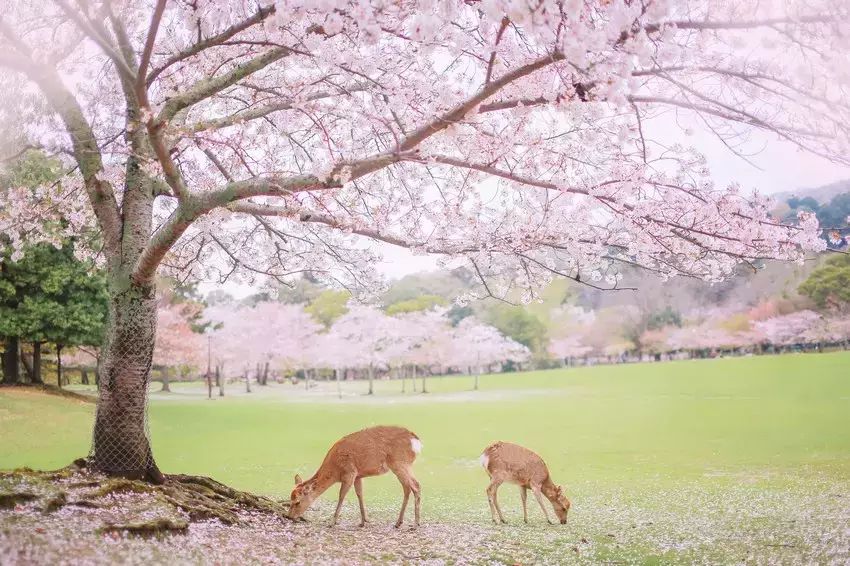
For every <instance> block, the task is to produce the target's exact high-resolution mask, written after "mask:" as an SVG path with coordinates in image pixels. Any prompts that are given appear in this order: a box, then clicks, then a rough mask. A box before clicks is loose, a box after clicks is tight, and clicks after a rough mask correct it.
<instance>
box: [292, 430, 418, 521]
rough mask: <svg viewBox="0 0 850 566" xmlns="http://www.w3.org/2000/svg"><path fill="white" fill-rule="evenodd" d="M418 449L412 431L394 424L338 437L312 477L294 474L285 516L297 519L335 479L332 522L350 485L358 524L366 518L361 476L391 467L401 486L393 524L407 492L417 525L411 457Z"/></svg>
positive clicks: (416, 504) (416, 440) (336, 516)
mask: <svg viewBox="0 0 850 566" xmlns="http://www.w3.org/2000/svg"><path fill="white" fill-rule="evenodd" d="M421 451H422V442H421V441H420V440H419V437H417V436H416V435H415V434H413V433H412V432H410V431H409V430H407V429H406V428H401V427H397V426H376V427H372V428H366V429H363V430H361V431H358V432H355V433H353V434H349V435H348V436H344V437H342V438H341V439H340V440H338V441H337V442H336V444H334V445H333V446H332V447H331V449H330V450H329V451H328V453H327V455H326V456H325V459H324V461H323V462H322V465H321V466H320V467H319V469H318V471H317V472H316V473H315V474H313V477H311V478H310V479H308V480H307V481H303V482H302V481H301V477H300V476H295V489H293V490H292V495H291V497H290V499H291V501H290V505H289V518H290V519H296V520H297V519H301V520H303V515H304V513H305V512H306V511H307V509H309V507H310V505H311V504H312V503H313V501H314V500H315V499H316V498H317V497H319V496H320V495H321V494H322V493H324V492H325V491H326V490H327V489H328V488H329V487H331V486H332V485H333V484H335V483H337V482H339V483H341V484H342V485H340V488H339V501H338V502H337V505H336V512H335V513H334V518H333V522H332V523H331V526H334V525H336V523H337V520H338V519H339V512H340V510H341V509H342V502H343V501H344V500H345V495H346V494H347V493H348V490H349V489H351V486H352V485H353V486H354V493H356V494H357V500H358V502H359V503H360V519H361V522H360V526H361V527H362V526H364V525H365V524H366V523H368V522H369V520H368V518H367V517H366V507H365V506H364V505H363V486H362V479H363V478H366V477H370V476H380V475H382V474H385V473H387V472H388V471H392V472H393V473H394V474H395V475H396V477H397V478H398V481H399V482H400V483H401V487H402V489H403V490H404V500H403V501H402V503H401V512H400V513H399V515H398V521H396V524H395V526H396V527H400V526H401V524H402V523H403V522H404V512H405V510H406V509H407V501H408V499H409V498H410V493H411V492H413V497H414V500H415V502H414V513H415V520H416V526H419V504H420V495H419V492H420V489H419V482H418V481H416V478H415V477H414V476H413V461H414V460H415V459H416V455H417V454H419V452H421Z"/></svg>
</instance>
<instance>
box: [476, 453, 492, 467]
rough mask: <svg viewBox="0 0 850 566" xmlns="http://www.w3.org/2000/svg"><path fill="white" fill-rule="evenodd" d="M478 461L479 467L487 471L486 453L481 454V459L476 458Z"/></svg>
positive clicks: (487, 459)
mask: <svg viewBox="0 0 850 566" xmlns="http://www.w3.org/2000/svg"><path fill="white" fill-rule="evenodd" d="M478 461H479V462H481V465H482V466H484V469H485V470H487V464H489V463H490V458H489V457H488V456H487V453H486V452H485V453H482V454H481V457H480V458H478ZM488 471H489V470H488Z"/></svg>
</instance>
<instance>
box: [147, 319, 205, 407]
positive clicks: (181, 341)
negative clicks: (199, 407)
mask: <svg viewBox="0 0 850 566" xmlns="http://www.w3.org/2000/svg"><path fill="white" fill-rule="evenodd" d="M186 308H187V306H186V305H180V304H168V305H163V306H161V307H160V308H159V309H158V310H157V329H156V343H155V345H154V350H153V363H154V364H156V365H158V366H161V367H162V372H163V373H162V390H163V391H169V387H168V374H169V372H170V371H171V369H172V368H175V367H180V366H190V367H195V368H198V367H201V366H202V365H203V363H204V360H205V355H204V354H205V353H206V343H205V342H206V341H205V340H204V338H203V336H202V335H200V334H198V333H197V332H194V331H193V330H192V325H191V323H190V322H189V320H188V319H187V318H186V312H185V309H186Z"/></svg>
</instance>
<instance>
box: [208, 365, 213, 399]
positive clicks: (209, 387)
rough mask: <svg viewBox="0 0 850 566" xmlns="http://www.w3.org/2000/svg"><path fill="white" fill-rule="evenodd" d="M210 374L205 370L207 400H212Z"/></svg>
mask: <svg viewBox="0 0 850 566" xmlns="http://www.w3.org/2000/svg"><path fill="white" fill-rule="evenodd" d="M212 385H213V384H212V372H211V371H210V368H207V399H212Z"/></svg>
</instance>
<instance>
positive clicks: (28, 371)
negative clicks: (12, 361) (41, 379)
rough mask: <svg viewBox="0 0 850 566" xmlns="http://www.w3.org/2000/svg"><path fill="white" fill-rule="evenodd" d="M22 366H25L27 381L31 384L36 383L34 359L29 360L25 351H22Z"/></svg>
mask: <svg viewBox="0 0 850 566" xmlns="http://www.w3.org/2000/svg"><path fill="white" fill-rule="evenodd" d="M20 357H21V365H22V366H24V371H25V372H26V374H27V381H29V382H30V383H36V381H35V373H34V371H33V367H32V359H31V358H29V357H28V356H27V354H26V352H24V351H23V350H21V356H20Z"/></svg>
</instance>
